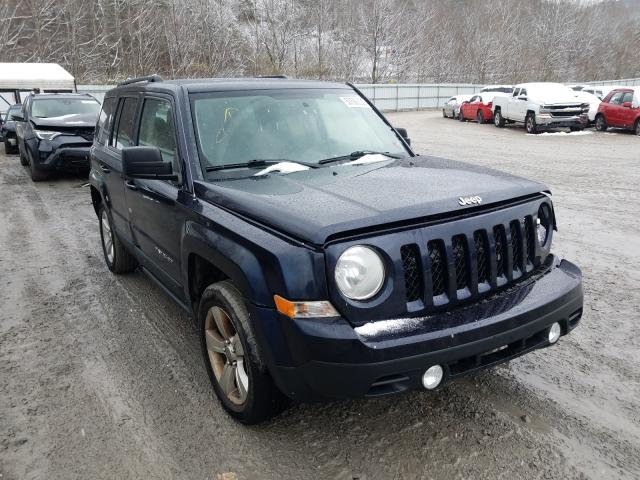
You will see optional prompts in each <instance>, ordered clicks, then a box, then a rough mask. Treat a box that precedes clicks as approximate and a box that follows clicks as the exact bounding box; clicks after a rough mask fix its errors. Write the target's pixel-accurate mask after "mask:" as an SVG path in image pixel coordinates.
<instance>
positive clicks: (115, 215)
mask: <svg viewBox="0 0 640 480" xmlns="http://www.w3.org/2000/svg"><path fill="white" fill-rule="evenodd" d="M138 104H139V98H138V96H137V95H135V94H127V95H126V96H121V97H120V98H118V100H117V109H116V111H115V118H114V120H113V129H112V131H111V134H110V135H108V137H107V138H106V139H104V138H103V140H104V141H105V142H106V147H105V148H101V149H99V152H100V153H98V154H97V155H96V161H97V163H98V168H100V170H101V171H102V173H103V175H104V179H105V187H106V189H107V202H108V205H109V209H110V212H111V221H112V223H113V226H114V228H115V229H116V230H117V232H118V234H119V235H120V238H121V239H123V240H126V241H127V242H129V243H132V242H133V237H132V235H131V229H130V228H129V213H128V211H127V203H126V199H125V195H124V178H123V176H122V153H121V152H122V149H123V148H125V147H130V146H132V145H134V138H135V137H134V127H135V121H136V116H137V113H138V107H139V105H138ZM115 107H116V104H115V99H114V104H113V105H112V108H115ZM98 133H99V134H100V135H102V132H98Z"/></svg>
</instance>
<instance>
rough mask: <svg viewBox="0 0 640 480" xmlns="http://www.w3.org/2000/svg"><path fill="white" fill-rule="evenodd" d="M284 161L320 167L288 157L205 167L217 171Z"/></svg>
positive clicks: (210, 170)
mask: <svg viewBox="0 0 640 480" xmlns="http://www.w3.org/2000/svg"><path fill="white" fill-rule="evenodd" d="M282 162H291V163H297V164H299V165H304V166H305V167H309V168H318V165H317V164H316V163H310V162H300V161H298V160H289V159H287V158H256V159H255V160H249V161H248V162H245V163H227V164H225V165H209V166H208V167H206V168H205V170H206V171H207V172H215V171H217V170H228V169H232V168H253V167H266V166H268V165H277V164H278V163H282Z"/></svg>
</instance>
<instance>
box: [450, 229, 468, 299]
mask: <svg viewBox="0 0 640 480" xmlns="http://www.w3.org/2000/svg"><path fill="white" fill-rule="evenodd" d="M466 242H467V238H466V237H465V236H464V235H456V236H455V237H453V258H454V260H455V265H456V288H457V289H458V290H462V289H463V288H466V287H467V268H468V267H467V263H468V262H467V249H466Z"/></svg>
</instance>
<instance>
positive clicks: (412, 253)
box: [400, 244, 424, 302]
mask: <svg viewBox="0 0 640 480" xmlns="http://www.w3.org/2000/svg"><path fill="white" fill-rule="evenodd" d="M400 256H401V257H402V268H403V270H404V288H405V292H406V295H407V301H409V302H414V301H416V300H418V299H419V298H420V297H421V296H422V291H423V289H424V284H423V278H422V273H421V270H422V269H421V267H420V250H418V245H416V244H411V245H403V246H402V248H400Z"/></svg>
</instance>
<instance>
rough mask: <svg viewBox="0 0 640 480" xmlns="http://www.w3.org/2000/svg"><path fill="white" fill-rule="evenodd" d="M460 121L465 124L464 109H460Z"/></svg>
mask: <svg viewBox="0 0 640 480" xmlns="http://www.w3.org/2000/svg"><path fill="white" fill-rule="evenodd" d="M458 120H460V121H461V122H464V121H465V119H464V115H463V114H462V109H460V113H459V114H458Z"/></svg>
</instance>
